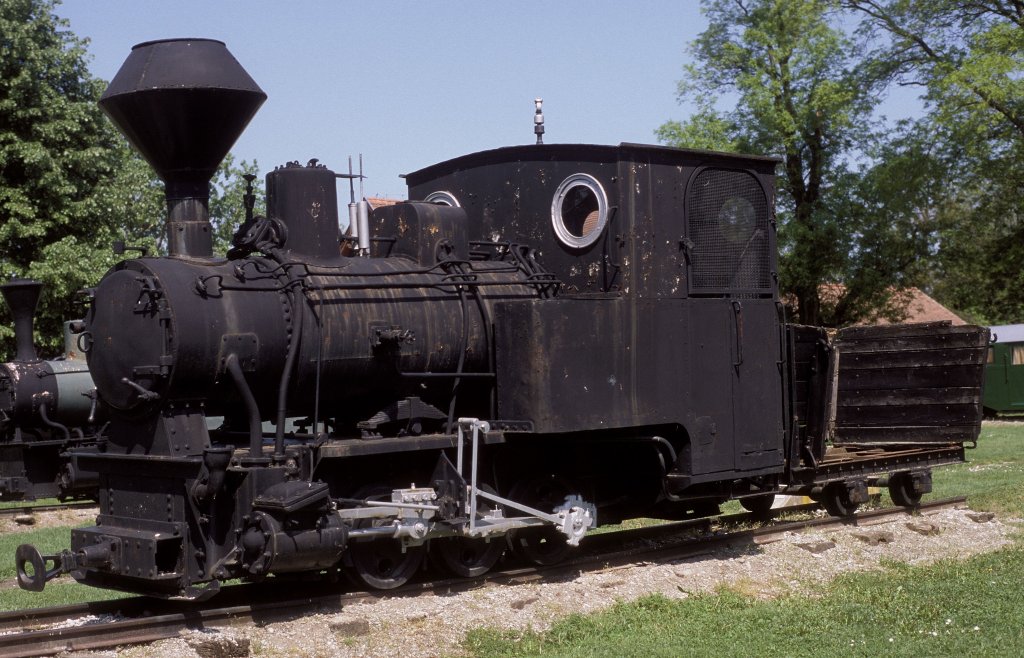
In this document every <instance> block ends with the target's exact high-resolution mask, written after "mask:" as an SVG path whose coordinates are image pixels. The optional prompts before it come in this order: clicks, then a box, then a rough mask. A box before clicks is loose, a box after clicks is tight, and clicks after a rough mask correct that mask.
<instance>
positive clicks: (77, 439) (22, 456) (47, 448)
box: [0, 279, 104, 500]
mask: <svg viewBox="0 0 1024 658" xmlns="http://www.w3.org/2000/svg"><path fill="white" fill-rule="evenodd" d="M42 288H43V284H41V283H39V282H38V281H31V280H28V279H14V280H12V281H9V282H7V283H5V284H3V285H0V293H2V294H3V297H4V300H5V301H6V302H7V306H8V308H9V309H10V311H11V316H12V317H13V319H14V333H15V342H16V346H17V348H16V353H15V356H14V359H13V360H12V361H9V362H7V363H0V500H35V499H37V498H53V497H56V498H59V499H61V500H66V499H69V498H83V497H95V495H96V486H97V484H98V482H97V478H96V474H95V473H92V472H88V471H83V470H82V469H81V468H80V467H79V466H78V461H77V455H78V453H79V452H89V451H97V450H100V449H102V447H103V445H104V440H103V436H102V429H103V423H102V420H103V412H102V410H100V409H98V407H97V396H96V387H95V386H94V385H93V382H92V378H91V377H90V376H89V368H88V366H87V365H86V361H85V358H84V355H83V354H82V353H81V351H80V350H79V349H78V344H77V340H78V337H79V336H80V335H81V328H80V327H78V326H77V325H78V324H80V323H72V322H69V323H65V327H64V354H63V355H62V356H61V357H59V358H56V359H46V360H44V359H41V358H39V356H38V354H37V353H36V349H35V345H34V344H33V342H32V325H33V315H34V314H35V308H36V303H37V302H38V301H39V294H40V292H41V291H42ZM76 329H77V331H76Z"/></svg>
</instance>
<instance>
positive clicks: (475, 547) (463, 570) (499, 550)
mask: <svg viewBox="0 0 1024 658" xmlns="http://www.w3.org/2000/svg"><path fill="white" fill-rule="evenodd" d="M480 489H482V490H483V491H486V492H488V493H494V489H492V488H491V487H489V486H487V485H480ZM492 509H494V508H493V506H492V505H491V504H490V503H489V502H487V501H484V500H480V501H479V502H478V503H477V515H478V516H480V515H483V514H486V513H487V512H490V511H491V510H492ZM504 553H505V540H504V539H503V538H498V537H494V538H485V537H443V538H441V539H434V540H433V541H431V542H430V559H431V562H433V563H434V565H435V566H437V567H440V568H442V569H447V570H448V571H450V572H452V573H454V574H455V575H457V576H462V577H463V578H476V577H477V576H482V575H483V574H485V573H487V572H488V571H490V570H491V567H493V566H494V565H495V564H497V563H498V560H500V559H501V556H502V555H503V554H504Z"/></svg>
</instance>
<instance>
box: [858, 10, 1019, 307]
mask: <svg viewBox="0 0 1024 658" xmlns="http://www.w3.org/2000/svg"><path fill="white" fill-rule="evenodd" d="M846 4H847V6H849V7H850V8H852V9H854V10H856V11H857V12H858V13H859V14H860V15H861V16H863V17H865V19H866V23H865V28H866V29H865V32H866V33H867V34H868V35H869V36H871V37H873V38H874V39H875V42H876V43H878V47H877V50H876V52H875V53H873V56H874V58H875V59H876V61H879V62H883V61H884V62H888V63H889V66H890V67H891V74H892V76H893V78H894V80H895V81H896V82H897V83H898V84H903V85H913V86H918V87H921V88H922V90H923V91H924V95H923V98H924V101H925V103H926V109H927V114H926V116H925V117H923V118H922V119H921V121H920V122H919V123H920V128H919V130H920V132H922V133H926V134H928V135H929V136H930V137H931V141H932V143H933V144H934V145H935V146H936V151H937V154H938V157H939V158H941V159H942V160H943V162H944V165H945V166H944V168H942V170H940V171H937V172H935V175H936V180H938V181H941V185H942V187H943V189H944V191H945V200H944V202H943V204H942V213H941V214H940V215H939V219H940V230H939V242H938V249H937V251H936V257H935V260H934V267H933V271H932V284H931V285H932V288H933V290H934V292H935V294H936V296H937V297H938V298H939V299H941V300H942V301H943V302H945V303H947V304H949V305H951V306H953V307H955V308H957V309H959V310H961V311H962V312H965V313H966V314H967V315H968V316H969V317H971V318H972V319H974V320H976V321H982V322H992V323H1007V322H1022V321H1024V223H1022V217H1024V75H1022V73H1024V4H1022V3H1020V2H1015V1H1014V2H1008V1H1006V0H972V1H971V2H957V1H954V0H917V1H915V2H910V1H909V0H856V1H854V0H849V1H848V2H846Z"/></svg>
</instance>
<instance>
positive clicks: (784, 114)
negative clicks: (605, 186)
mask: <svg viewBox="0 0 1024 658" xmlns="http://www.w3.org/2000/svg"><path fill="white" fill-rule="evenodd" d="M703 11H704V13H705V15H706V16H707V17H708V21H709V25H708V28H707V29H706V30H705V31H704V32H703V33H701V34H700V35H699V37H698V38H697V39H696V41H695V42H694V43H693V44H691V46H690V50H691V52H692V53H693V55H694V58H695V60H696V61H695V63H694V64H692V65H689V66H687V67H686V69H685V71H686V75H685V78H684V79H683V80H682V81H681V82H680V83H679V97H680V99H691V98H695V99H696V100H697V101H698V106H699V108H700V110H699V112H698V113H697V115H696V116H695V117H693V118H692V119H690V120H689V121H687V122H683V123H677V122H669V123H667V124H664V125H663V126H662V127H661V128H660V129H659V131H658V133H657V134H658V136H659V138H661V139H662V140H663V141H665V142H667V143H670V144H672V145H675V146H687V147H706V146H712V147H715V146H717V147H719V148H721V147H725V148H730V149H735V150H739V151H742V152H748V153H760V154H774V155H777V156H779V157H780V158H781V159H782V164H781V173H780V176H779V178H778V186H779V190H780V194H779V196H778V207H779V211H780V212H779V220H780V223H779V245H780V273H779V274H780V287H781V289H782V292H783V293H784V294H788V295H791V296H792V297H793V298H795V300H796V302H797V306H798V312H799V320H800V321H801V322H803V323H807V324H819V323H821V322H823V321H824V322H827V323H833V324H848V323H850V322H853V321H856V320H858V319H861V318H862V317H864V314H865V313H866V312H867V310H868V308H869V307H870V306H872V305H875V306H877V304H876V301H877V300H879V299H883V298H885V297H887V295H889V294H891V290H892V289H893V286H894V285H897V284H899V283H900V281H899V277H896V276H895V275H894V273H893V272H891V271H889V270H888V269H887V270H884V271H879V270H878V269H869V268H865V267H861V266H860V264H859V263H860V261H859V260H858V258H857V257H858V255H859V256H860V257H861V258H863V257H864V256H866V255H868V254H870V255H872V258H873V259H874V260H875V261H877V262H890V261H891V260H892V256H893V254H900V253H902V252H905V251H907V250H908V249H909V250H913V249H916V248H920V245H921V244H924V242H923V241H922V240H921V239H920V236H919V235H917V234H914V235H911V236H904V235H899V234H897V233H896V232H895V231H891V230H885V231H882V230H879V229H880V228H882V227H884V222H883V221H880V218H879V217H877V216H875V217H868V216H865V215H864V214H863V213H859V212H857V209H856V208H855V207H854V206H851V205H850V204H849V203H848V202H846V201H848V200H849V199H850V198H853V197H852V196H851V195H854V194H868V193H869V188H870V185H871V183H870V182H869V181H866V182H864V183H859V182H856V180H855V178H856V176H857V174H855V173H854V172H851V171H850V169H849V168H850V165H849V162H850V161H851V160H852V159H853V158H854V157H855V156H856V155H857V154H858V151H857V149H858V148H861V149H863V148H865V147H866V145H868V144H870V139H869V138H870V137H871V136H872V135H873V126H872V124H871V122H870V116H871V112H872V110H873V108H874V106H875V105H876V103H877V102H878V99H879V95H880V93H881V90H882V89H884V86H885V84H886V83H887V81H888V77H887V74H888V72H887V71H884V70H880V69H878V67H876V66H873V65H871V62H868V61H867V60H865V58H864V57H863V55H864V46H863V45H862V44H861V43H859V42H856V41H854V40H853V39H852V38H851V37H849V36H848V35H847V34H846V32H845V31H844V29H843V26H842V16H841V14H840V7H839V4H838V2H833V1H829V0H704V2H703ZM723 95H730V96H733V95H734V96H735V97H736V99H737V100H736V105H735V109H732V110H728V111H724V112H723V111H719V110H717V109H716V107H717V106H718V101H719V99H720V97H721V96H723ZM900 260H904V258H901V259H900ZM865 262H866V261H865ZM829 283H838V284H842V286H843V287H844V289H845V291H846V292H845V297H843V300H845V301H842V302H841V303H828V302H824V303H823V300H822V296H821V293H822V290H823V285H824V284H829ZM869 301H870V302H871V303H868V302H869Z"/></svg>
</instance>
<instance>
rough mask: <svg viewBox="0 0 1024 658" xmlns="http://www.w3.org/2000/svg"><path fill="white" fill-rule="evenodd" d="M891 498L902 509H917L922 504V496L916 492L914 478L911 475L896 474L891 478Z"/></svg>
mask: <svg viewBox="0 0 1024 658" xmlns="http://www.w3.org/2000/svg"><path fill="white" fill-rule="evenodd" d="M889 496H890V497H892V502H893V503H895V504H896V505H900V506H901V507H916V506H917V504H918V503H920V502H921V494H920V493H919V492H917V491H914V478H912V477H911V476H910V473H895V474H894V475H893V476H892V477H891V478H889Z"/></svg>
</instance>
